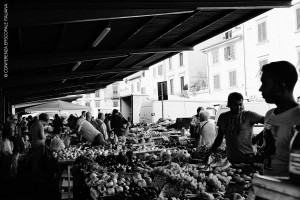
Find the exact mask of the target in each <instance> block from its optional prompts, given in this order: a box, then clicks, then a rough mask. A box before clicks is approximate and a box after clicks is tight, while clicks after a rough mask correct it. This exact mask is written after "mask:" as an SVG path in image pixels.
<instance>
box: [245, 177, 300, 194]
mask: <svg viewBox="0 0 300 200" xmlns="http://www.w3.org/2000/svg"><path fill="white" fill-rule="evenodd" d="M256 197H262V198H264V199H268V200H299V199H300V186H297V185H293V184H291V183H290V182H289V178H288V177H271V176H261V175H254V177H253V180H252V187H251V190H250V192H249V195H248V200H255V198H256Z"/></svg>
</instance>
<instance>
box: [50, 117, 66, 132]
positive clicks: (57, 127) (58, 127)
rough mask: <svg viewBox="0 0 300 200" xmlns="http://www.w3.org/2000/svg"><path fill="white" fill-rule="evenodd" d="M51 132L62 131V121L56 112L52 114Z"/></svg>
mask: <svg viewBox="0 0 300 200" xmlns="http://www.w3.org/2000/svg"><path fill="white" fill-rule="evenodd" d="M52 123H53V134H56V135H58V134H60V132H61V131H62V126H63V125H62V122H61V119H60V117H59V116H58V114H55V115H54V120H53V122H52Z"/></svg>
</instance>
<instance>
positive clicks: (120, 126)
mask: <svg viewBox="0 0 300 200" xmlns="http://www.w3.org/2000/svg"><path fill="white" fill-rule="evenodd" d="M127 123H128V121H127V120H126V119H125V118H124V117H123V116H122V115H121V113H119V111H118V110H117V109H114V110H113V112H112V116H111V122H110V125H111V129H112V130H113V131H114V133H115V134H116V135H117V136H122V135H123V133H124V130H125V129H124V124H127Z"/></svg>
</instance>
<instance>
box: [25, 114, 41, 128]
mask: <svg viewBox="0 0 300 200" xmlns="http://www.w3.org/2000/svg"><path fill="white" fill-rule="evenodd" d="M37 121H38V117H37V116H35V117H34V118H33V119H32V120H31V121H30V122H28V124H27V126H28V130H29V131H30V128H31V125H32V124H34V123H35V122H37Z"/></svg>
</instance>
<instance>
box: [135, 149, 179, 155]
mask: <svg viewBox="0 0 300 200" xmlns="http://www.w3.org/2000/svg"><path fill="white" fill-rule="evenodd" d="M173 149H176V148H164V149H153V150H146V151H134V152H133V153H134V154H139V153H155V152H161V151H163V150H173Z"/></svg>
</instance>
